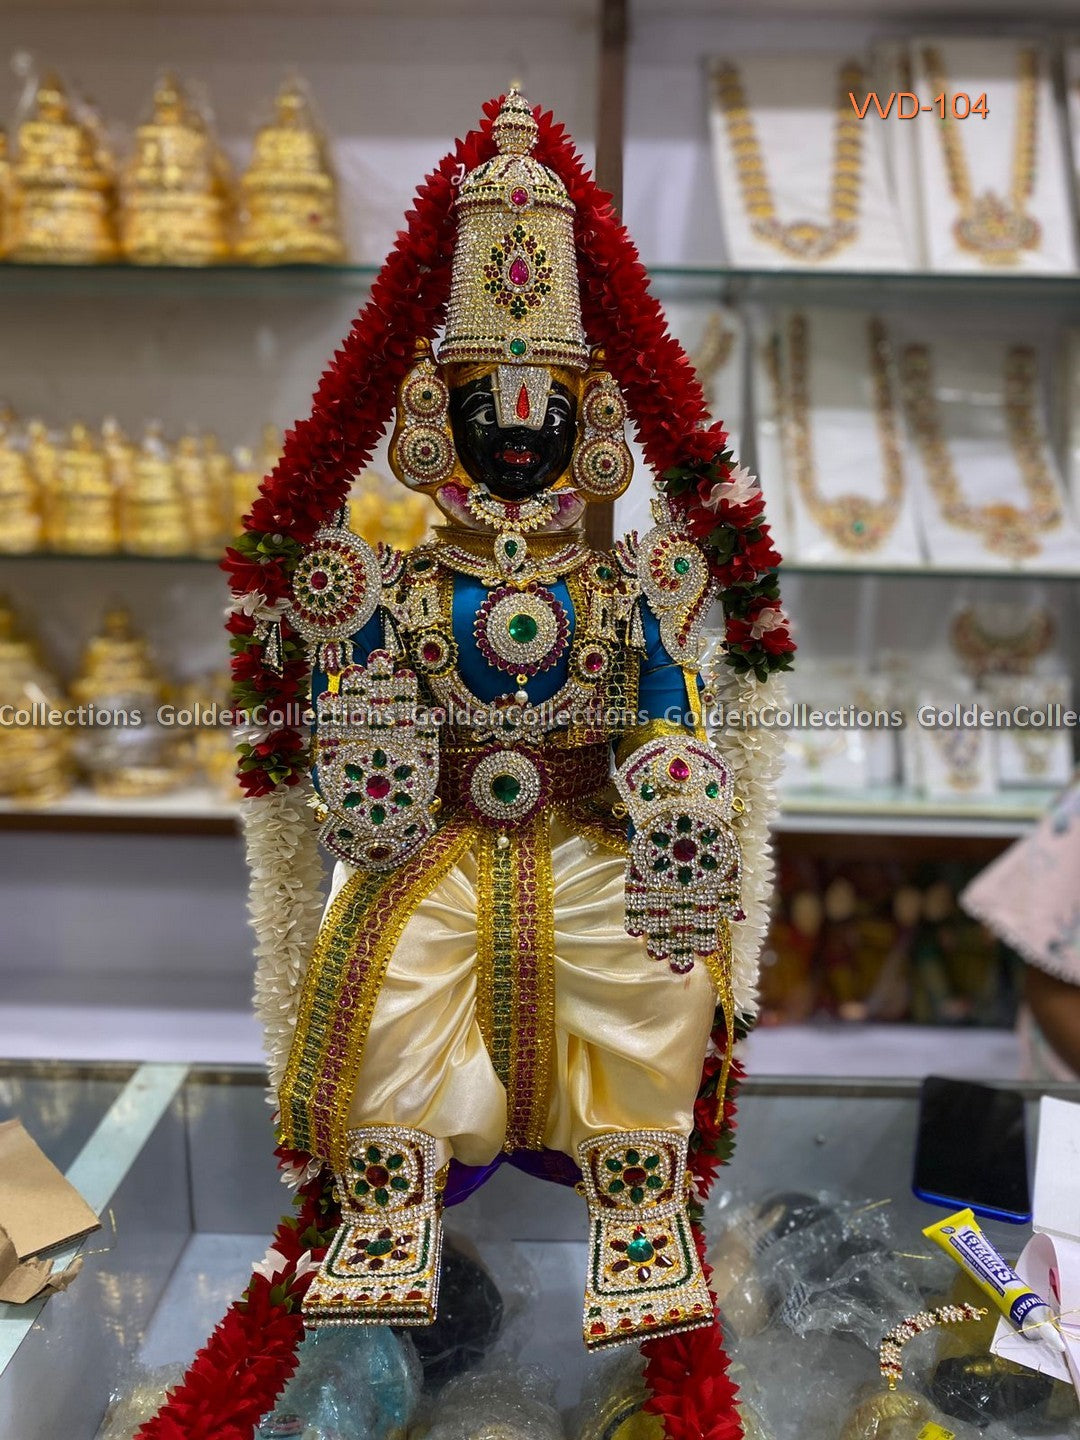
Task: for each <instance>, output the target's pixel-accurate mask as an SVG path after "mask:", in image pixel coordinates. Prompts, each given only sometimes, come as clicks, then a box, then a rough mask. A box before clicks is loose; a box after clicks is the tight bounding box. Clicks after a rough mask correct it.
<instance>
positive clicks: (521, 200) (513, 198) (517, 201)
mask: <svg viewBox="0 0 1080 1440" xmlns="http://www.w3.org/2000/svg"><path fill="white" fill-rule="evenodd" d="M510 203H511V205H527V204H528V203H529V192H528V191H527V190H524V189H522V187H521V186H520V185H518V186H515V188H514V189H513V190H511V191H510Z"/></svg>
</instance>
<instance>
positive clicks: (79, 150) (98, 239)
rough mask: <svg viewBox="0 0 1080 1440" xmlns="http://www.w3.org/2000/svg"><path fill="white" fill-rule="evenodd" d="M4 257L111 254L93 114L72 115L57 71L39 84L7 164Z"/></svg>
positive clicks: (103, 159)
mask: <svg viewBox="0 0 1080 1440" xmlns="http://www.w3.org/2000/svg"><path fill="white" fill-rule="evenodd" d="M10 198H11V205H10V213H9V215H8V220H7V224H6V227H5V229H6V232H7V247H8V254H7V258H8V259H10V260H18V261H22V262H23V263H24V264H25V263H37V264H53V265H94V264H100V263H102V262H104V261H109V260H114V259H115V258H116V254H117V245H116V231H115V227H114V223H113V212H114V205H115V186H114V174H113V165H112V160H111V157H110V156H109V155H108V154H107V153H106V152H105V150H104V147H103V146H102V144H101V141H100V136H99V132H98V129H97V126H96V124H95V122H94V121H93V119H92V118H91V117H90V116H89V114H87V116H86V118H82V119H80V118H76V116H75V115H74V114H73V113H72V107H71V104H70V102H69V100H68V97H67V94H66V92H65V90H64V87H63V85H62V84H61V82H60V80H59V78H58V77H57V76H56V75H52V74H50V75H46V76H45V77H44V78H43V79H42V81H41V83H40V84H39V85H38V88H37V93H36V95H35V98H34V104H33V107H32V110H31V114H30V116H29V118H28V119H26V120H24V121H23V123H22V124H21V125H20V126H19V130H18V134H17V137H16V141H15V153H14V156H13V159H12V165H11V187H10Z"/></svg>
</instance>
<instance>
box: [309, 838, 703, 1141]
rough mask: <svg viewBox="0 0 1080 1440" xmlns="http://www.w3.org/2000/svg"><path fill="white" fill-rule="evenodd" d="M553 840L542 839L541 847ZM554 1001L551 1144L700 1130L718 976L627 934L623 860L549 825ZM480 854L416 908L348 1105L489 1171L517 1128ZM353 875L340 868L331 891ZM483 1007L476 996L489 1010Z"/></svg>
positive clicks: (545, 1062) (468, 856)
mask: <svg viewBox="0 0 1080 1440" xmlns="http://www.w3.org/2000/svg"><path fill="white" fill-rule="evenodd" d="M541 843H542V842H541ZM550 843H551V876H550V879H551V882H552V884H551V898H552V916H553V921H554V926H553V929H554V936H553V940H554V943H553V946H552V947H551V954H550V957H549V959H550V965H551V971H552V981H553V986H552V988H553V1006H552V1013H551V1023H550V1026H549V1034H548V1036H547V1043H546V1044H545V1045H544V1046H542V1047H541V1049H542V1051H543V1053H542V1054H541V1055H540V1056H539V1057H538V1068H540V1069H546V1070H547V1075H546V1077H542V1080H543V1078H546V1080H547V1089H548V1098H547V1108H546V1116H547V1118H546V1122H545V1123H544V1125H543V1134H542V1143H543V1145H545V1146H547V1147H549V1148H551V1149H554V1150H560V1151H562V1152H563V1153H564V1154H567V1155H571V1156H572V1155H575V1154H576V1153H577V1147H578V1145H579V1144H580V1143H581V1142H582V1141H583V1140H587V1139H589V1138H590V1137H593V1136H596V1135H600V1134H604V1133H606V1132H610V1131H613V1130H635V1129H644V1128H649V1129H659V1130H672V1131H677V1132H679V1133H681V1134H683V1135H689V1134H690V1131H691V1129H692V1128H693V1106H694V1100H695V1097H696V1095H697V1090H698V1085H699V1083H700V1079H701V1059H702V1056H703V1055H704V1054H705V1051H706V1047H707V1045H708V1039H709V1034H710V1032H711V1030H712V1025H713V1016H714V1010H715V1006H716V991H715V989H714V987H713V982H712V980H711V979H710V976H709V974H708V971H707V969H706V967H705V966H704V965H702V964H698V965H696V966H695V967H694V969H693V970H692V971H691V972H690V973H689V974H688V975H676V974H674V973H672V971H671V970H670V969H669V968H668V967H667V966H666V965H663V964H658V963H657V962H656V961H653V960H650V959H649V957H648V955H647V954H646V952H645V946H644V944H643V942H642V941H641V940H638V939H634V938H632V937H631V936H629V935H627V934H626V931H625V929H624V917H625V901H624V883H625V861H624V859H623V858H622V856H620V855H618V854H615V853H613V851H611V850H609V849H606V848H604V847H602V846H601V845H600V844H598V843H597V842H595V841H594V840H592V839H590V838H586V837H584V836H582V835H580V834H578V833H575V832H574V831H573V830H571V829H570V828H569V827H568V826H566V825H564V824H563V823H562V822H561V821H560V820H558V819H553V820H552V821H551V822H550ZM480 865H481V862H480V860H479V859H478V847H477V846H475V845H474V846H472V847H470V848H469V849H467V850H465V851H464V853H463V854H461V855H460V856H459V857H458V859H457V860H456V862H455V863H454V864H453V865H452V866H451V867H450V869H449V870H448V871H447V873H446V874H445V875H444V876H443V877H442V878H441V879H440V880H439V881H438V882H437V883H436V884H435V885H434V887H433V888H432V889H431V890H430V892H429V893H428V894H427V895H426V896H424V898H422V899H421V900H420V901H419V903H418V904H417V906H416V908H415V910H414V911H413V912H412V914H411V916H410V917H409V919H408V920H407V922H406V923H405V925H404V928H403V930H402V932H401V936H400V938H399V940H398V942H397V944H396V946H395V947H394V950H393V952H392V954H391V956H390V958H389V962H388V964H387V967H386V970H385V974H384V975H383V978H382V981H381V984H380V987H379V991H378V996H377V998H376V1000H375V1004H374V1009H373V1011H372V1015H371V1021H370V1026H369V1028H368V1031H367V1036H366V1041H365V1044H364V1050H363V1056H362V1059H361V1063H360V1068H359V1071H358V1073H357V1077H356V1081H355V1085H354V1088H353V1093H352V1099H351V1103H350V1107H349V1114H348V1123H349V1125H350V1126H366V1125H400V1126H407V1127H409V1128H412V1129H417V1130H423V1131H425V1132H426V1133H427V1134H429V1135H432V1136H434V1137H435V1139H436V1141H437V1145H438V1163H439V1164H440V1165H441V1164H443V1163H444V1162H445V1161H446V1160H447V1159H449V1158H450V1157H451V1156H453V1157H454V1158H456V1159H457V1160H459V1161H462V1162H463V1163H465V1164H467V1165H485V1164H488V1163H489V1162H490V1161H492V1160H493V1159H494V1158H495V1156H496V1155H497V1154H498V1153H499V1151H500V1150H501V1149H502V1148H503V1145H504V1142H505V1141H506V1135H507V1089H506V1085H505V1084H504V1082H503V1080H502V1079H500V1077H499V1074H498V1073H497V1070H496V1066H495V1064H494V1063H493V1060H492V1057H491V1055H490V1054H489V1049H488V1046H487V1045H486V1044H485V1040H484V1036H483V1034H482V1027H481V1023H480V1018H479V1012H480V1010H481V1009H482V1008H483V997H482V996H480V995H479V993H478V991H479V986H480V984H482V983H483V982H482V979H481V971H482V967H481V965H480V964H479V960H478V943H477V916H478V907H479V906H480V905H481V903H482V901H481V893H482V887H481V884H480V873H479V872H480ZM349 873H350V871H349V869H348V867H345V866H339V867H338V871H337V873H336V874H335V884H334V892H335V894H336V893H337V892H338V890H339V889H340V887H341V885H342V884H344V882H345V880H346V878H347V877H348V875H349ZM478 1002H479V1003H478Z"/></svg>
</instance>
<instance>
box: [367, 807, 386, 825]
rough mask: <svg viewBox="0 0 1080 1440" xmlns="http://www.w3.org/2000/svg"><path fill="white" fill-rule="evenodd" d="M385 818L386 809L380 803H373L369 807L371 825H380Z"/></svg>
mask: <svg viewBox="0 0 1080 1440" xmlns="http://www.w3.org/2000/svg"><path fill="white" fill-rule="evenodd" d="M385 819H386V811H385V810H384V809H383V807H382V806H381V805H373V806H372V807H371V823H372V824H373V825H381V824H382V823H383V821H384V820H385Z"/></svg>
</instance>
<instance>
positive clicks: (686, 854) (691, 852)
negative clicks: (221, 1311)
mask: <svg viewBox="0 0 1080 1440" xmlns="http://www.w3.org/2000/svg"><path fill="white" fill-rule="evenodd" d="M671 853H672V854H673V855H674V856H675V859H676V860H683V861H686V860H693V858H694V856H695V855H696V854H697V846H696V845H695V844H694V842H693V840H687V839H686V838H685V836H684V837H683V839H681V840H676V841H675V844H674V845H673V846H672V847H671Z"/></svg>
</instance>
